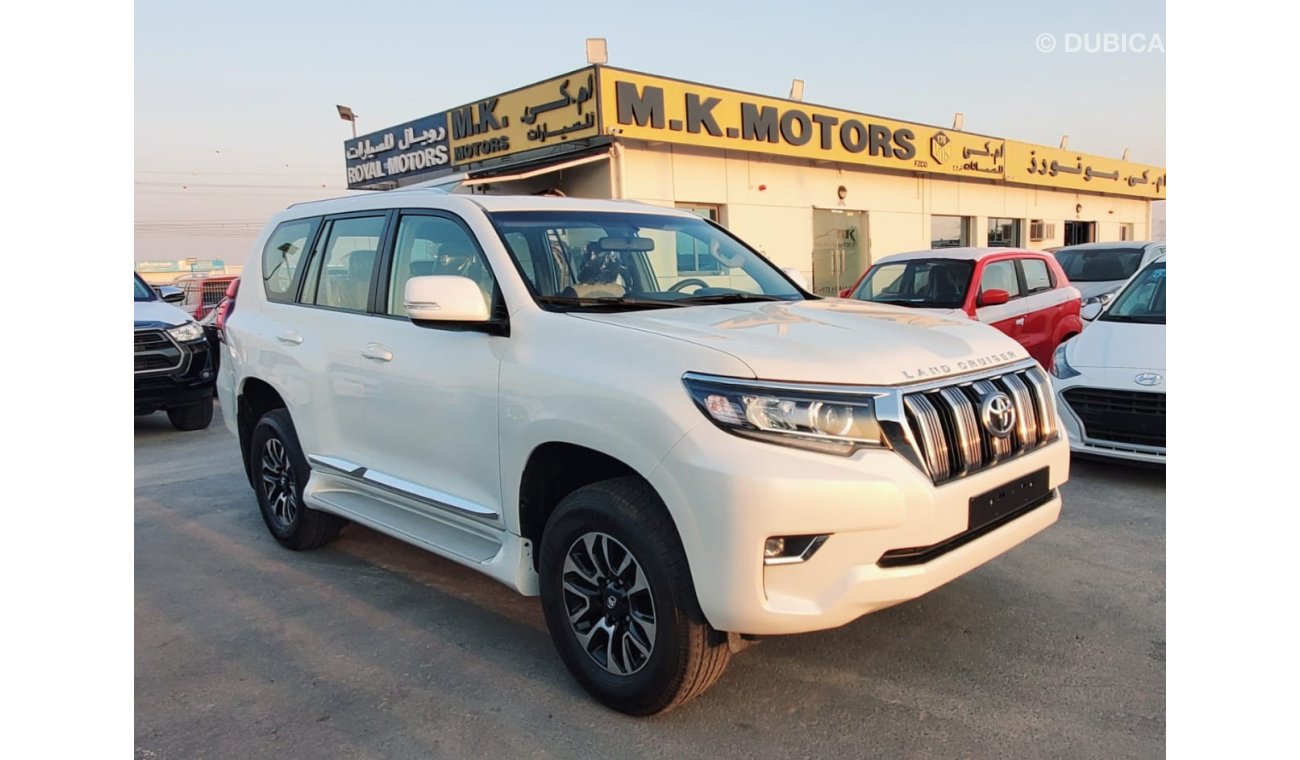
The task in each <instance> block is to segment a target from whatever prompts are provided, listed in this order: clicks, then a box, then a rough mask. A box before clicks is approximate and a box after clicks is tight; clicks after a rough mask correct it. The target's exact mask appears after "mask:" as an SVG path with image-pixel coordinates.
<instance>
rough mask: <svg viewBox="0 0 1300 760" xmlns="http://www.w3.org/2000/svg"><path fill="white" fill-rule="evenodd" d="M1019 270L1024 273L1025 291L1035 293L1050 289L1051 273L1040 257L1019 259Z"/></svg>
mask: <svg viewBox="0 0 1300 760" xmlns="http://www.w3.org/2000/svg"><path fill="white" fill-rule="evenodd" d="M1020 271H1022V272H1024V274H1025V292H1026V293H1037V292H1039V291H1042V290H1051V289H1052V273H1051V272H1049V271H1048V270H1047V262H1045V261H1043V260H1042V259H1021V260H1020Z"/></svg>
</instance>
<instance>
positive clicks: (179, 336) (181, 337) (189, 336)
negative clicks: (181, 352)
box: [167, 322, 203, 343]
mask: <svg viewBox="0 0 1300 760" xmlns="http://www.w3.org/2000/svg"><path fill="white" fill-rule="evenodd" d="M167 334H168V335H170V336H172V340H175V341H176V342H177V343H187V342H189V341H191V340H198V339H200V338H202V337H203V327H202V326H201V325H199V323H198V322H186V323H185V324H183V325H181V326H180V327H173V328H171V329H170V330H168V331H167Z"/></svg>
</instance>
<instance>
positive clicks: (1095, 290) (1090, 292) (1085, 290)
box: [1070, 280, 1128, 301]
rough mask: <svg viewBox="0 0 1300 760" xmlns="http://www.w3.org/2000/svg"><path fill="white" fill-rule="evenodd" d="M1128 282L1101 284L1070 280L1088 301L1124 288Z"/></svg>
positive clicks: (1111, 281)
mask: <svg viewBox="0 0 1300 760" xmlns="http://www.w3.org/2000/svg"><path fill="white" fill-rule="evenodd" d="M1126 282H1128V280H1102V281H1100V282H1075V281H1074V280H1070V284H1071V285H1073V286H1074V287H1076V288H1078V289H1079V295H1080V296H1082V297H1083V300H1085V301H1087V300H1088V299H1089V298H1092V297H1093V296H1099V295H1101V294H1102V293H1110V292H1113V291H1117V290H1119V289H1120V288H1122V287H1124V283H1126Z"/></svg>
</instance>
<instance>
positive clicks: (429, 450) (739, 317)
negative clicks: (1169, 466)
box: [219, 189, 1069, 715]
mask: <svg viewBox="0 0 1300 760" xmlns="http://www.w3.org/2000/svg"><path fill="white" fill-rule="evenodd" d="M256 245H257V248H256V251H255V255H254V256H253V258H252V259H251V260H250V261H249V262H248V266H247V269H246V272H245V277H244V283H245V286H244V287H243V289H242V290H241V291H240V292H239V294H238V299H237V305H236V306H235V307H234V308H233V311H231V313H230V314H231V315H230V317H229V319H228V321H227V322H226V326H225V333H224V337H225V341H224V344H223V345H224V346H225V347H226V351H227V355H226V357H225V359H224V360H223V361H222V362H221V371H220V375H221V377H220V381H219V392H220V396H221V407H222V410H223V413H224V414H225V415H226V423H227V425H228V426H229V427H230V429H231V430H232V431H234V432H235V433H236V434H237V435H238V437H239V444H240V450H241V452H242V453H243V456H244V462H245V465H246V468H247V474H248V479H249V483H250V484H251V485H252V486H253V489H254V491H255V492H256V494H257V499H258V503H259V505H260V508H261V512H262V517H263V519H264V521H265V523H266V526H267V528H268V529H269V530H270V532H271V534H272V535H273V536H275V538H276V539H277V540H278V541H280V542H281V543H282V544H284V545H285V546H288V547H290V548H294V549H307V548H312V547H315V546H320V545H322V544H324V543H326V542H328V541H330V540H331V539H333V538H334V537H335V536H336V535H337V534H338V532H339V529H340V528H341V527H342V526H343V525H344V524H345V523H346V522H347V521H355V522H357V523H360V524H363V525H366V526H369V527H371V528H374V529H376V530H379V531H382V532H385V533H388V534H390V535H392V536H395V537H397V538H399V539H401V540H403V541H407V542H410V543H412V544H415V545H417V546H419V547H421V548H424V549H427V550H428V551H431V552H435V553H437V554H440V555H442V556H444V557H448V558H450V559H452V560H454V561H456V562H459V563H461V564H464V565H466V566H467V567H471V568H473V569H475V570H477V571H479V572H482V573H485V574H487V575H489V576H491V577H493V578H496V579H497V580H499V581H501V582H502V583H504V584H506V585H507V586H509V587H511V588H513V589H516V590H518V591H520V592H521V593H524V594H540V596H541V599H542V608H543V611H544V613H545V616H546V622H547V626H548V627H549V629H550V633H551V637H552V640H553V641H554V643H555V645H556V647H557V649H558V650H559V653H560V656H561V658H562V659H563V660H564V662H565V664H566V665H567V666H568V668H569V669H570V671H571V672H572V673H573V674H574V676H575V677H576V678H577V680H578V681H579V682H580V683H581V684H582V685H583V686H584V687H585V688H586V689H587V690H588V691H589V692H591V693H592V694H593V695H595V696H596V697H597V698H598V699H600V700H601V701H602V702H604V703H605V704H607V705H610V706H612V707H614V708H616V709H618V710H622V711H625V712H628V713H632V714H638V715H645V714H650V713H656V712H661V711H664V710H667V709H671V708H673V707H675V706H676V705H679V704H681V703H682V702H684V701H685V700H687V699H690V698H691V697H693V696H695V695H696V694H699V693H700V692H702V691H703V690H704V689H706V688H708V686H709V685H711V684H712V683H713V682H714V681H716V680H717V678H718V677H719V676H720V675H721V673H722V671H723V669H724V667H725V666H726V664H727V662H728V661H729V659H730V658H731V656H732V654H733V653H735V652H737V651H739V650H740V649H742V648H743V647H744V646H746V645H747V644H748V642H750V641H753V640H754V639H756V638H759V637H762V636H768V635H776V634H788V633H798V632H801V631H815V630H820V629H825V628H832V627H835V626H838V625H843V624H844V623H847V622H849V621H851V620H853V619H855V618H857V617H859V616H861V615H864V614H867V613H870V612H873V611H875V610H879V609H883V608H885V607H888V606H890V605H893V604H897V603H899V602H902V601H906V600H908V599H912V598H914V597H916V596H919V595H921V594H924V593H926V592H927V591H930V590H931V589H934V588H935V587H937V586H939V585H941V584H944V583H947V582H948V581H951V580H953V579H954V578H956V577H958V576H960V575H962V574H963V573H966V572H968V571H970V570H972V569H974V568H975V567H978V566H979V565H981V564H983V563H984V562H987V561H989V560H990V559H992V558H994V557H996V556H997V555H999V554H1001V553H1002V552H1004V551H1006V550H1008V549H1010V548H1011V547H1013V546H1015V545H1016V544H1018V543H1020V542H1022V541H1024V540H1025V539H1027V538H1029V537H1030V536H1032V535H1034V534H1035V533H1037V532H1038V531H1040V530H1043V529H1044V528H1046V527H1047V526H1048V525H1051V524H1052V523H1053V522H1054V521H1055V520H1056V519H1057V516H1058V514H1059V513H1060V509H1061V497H1060V492H1059V490H1058V489H1059V488H1060V486H1061V484H1062V483H1064V482H1065V480H1066V477H1067V475H1068V468H1069V447H1068V445H1067V443H1066V441H1065V440H1064V437H1063V436H1062V435H1061V434H1060V432H1059V427H1058V423H1057V417H1056V406H1055V403H1054V401H1053V398H1052V393H1051V385H1050V381H1049V380H1048V378H1047V375H1046V372H1044V371H1043V370H1042V369H1041V367H1040V366H1039V365H1038V363H1036V362H1035V361H1034V360H1033V359H1032V358H1030V356H1029V354H1028V353H1027V352H1026V351H1025V349H1024V348H1022V347H1021V346H1020V345H1018V344H1017V343H1016V342H1015V341H1013V340H1011V339H1010V338H1008V337H1006V336H1005V335H1003V334H1002V333H1000V332H998V331H997V330H996V329H994V328H992V327H989V326H988V325H982V324H979V323H978V322H973V321H971V320H968V319H947V318H943V317H938V316H934V315H928V314H919V313H916V312H914V311H911V310H909V309H906V308H899V307H896V306H887V305H879V304H870V303H855V302H849V301H844V300H840V299H820V298H817V297H816V296H813V295H810V294H809V293H807V292H806V291H805V290H803V289H802V288H800V287H799V286H798V285H796V284H795V282H794V281H793V280H792V279H791V278H790V277H789V276H788V275H787V274H785V273H783V272H782V271H781V270H780V269H778V268H776V267H775V266H773V265H772V264H771V263H769V262H768V261H767V260H766V259H764V258H763V257H762V256H761V255H760V254H759V253H757V252H756V251H755V250H754V249H753V248H751V247H750V246H748V245H746V244H745V243H743V242H741V241H740V240H739V239H737V238H736V237H734V236H733V235H732V234H730V233H729V232H728V231H727V230H725V229H724V228H722V227H720V226H718V225H715V224H713V223H711V222H709V221H706V220H704V219H701V218H700V217H698V216H696V215H694V214H691V213H688V212H685V211H678V210H675V209H665V208H661V207H655V206H646V205H641V204H635V203H627V202H621V201H593V200H580V199H574V198H538V197H523V198H516V197H501V196H478V195H475V196H465V195H448V194H446V193H442V192H435V191H431V190H428V189H421V190H416V189H411V190H394V191H391V192H387V193H374V194H369V195H364V196H358V197H353V198H343V199H337V200H331V201H321V202H314V203H306V204H300V205H296V206H293V207H292V208H290V209H288V210H287V211H284V212H283V213H281V214H279V215H278V216H276V217H275V218H274V219H273V220H272V221H271V223H270V224H269V225H268V227H267V228H266V231H265V232H264V233H263V235H262V236H261V238H260V239H259V241H258V243H257V244H256ZM688 253H689V254H690V257H691V261H694V260H695V258H694V257H698V256H712V257H713V258H714V259H715V260H716V261H717V266H716V267H715V268H714V269H715V270H716V272H717V274H710V275H708V276H705V277H703V278H699V277H696V276H695V275H694V274H689V275H688V274H687V273H681V272H679V271H678V262H679V261H685V260H686V259H687V258H688V257H687V255H686V254H688Z"/></svg>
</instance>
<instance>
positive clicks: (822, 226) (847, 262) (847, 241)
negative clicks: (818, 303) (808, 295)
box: [812, 208, 871, 297]
mask: <svg viewBox="0 0 1300 760" xmlns="http://www.w3.org/2000/svg"><path fill="white" fill-rule="evenodd" d="M866 218H867V215H866V213H865V212H862V211H845V210H843V209H822V208H816V209H813V254H812V275H813V281H812V287H813V292H814V293H816V294H817V295H819V296H831V297H834V296H838V295H839V294H840V291H841V290H843V289H845V288H847V287H849V286H851V285H853V283H855V282H857V280H858V278H859V277H861V276H862V273H863V272H865V271H866V269H867V267H868V266H869V265H870V263H871V262H870V259H869V258H868V256H867V235H866V229H865V226H866Z"/></svg>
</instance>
